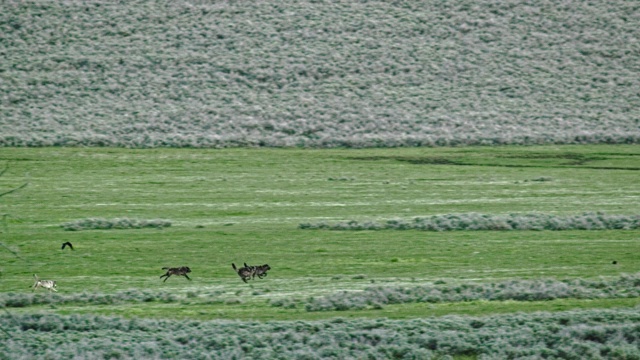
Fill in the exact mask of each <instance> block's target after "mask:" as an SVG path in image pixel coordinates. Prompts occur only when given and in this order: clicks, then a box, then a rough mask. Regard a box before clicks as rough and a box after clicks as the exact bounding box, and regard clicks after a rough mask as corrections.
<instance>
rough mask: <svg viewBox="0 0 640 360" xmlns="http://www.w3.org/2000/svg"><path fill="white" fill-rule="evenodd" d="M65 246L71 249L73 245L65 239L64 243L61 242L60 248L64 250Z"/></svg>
mask: <svg viewBox="0 0 640 360" xmlns="http://www.w3.org/2000/svg"><path fill="white" fill-rule="evenodd" d="M67 246H68V247H69V249H71V250H73V245H71V243H70V242H69V241H67V242H66V243H62V250H64V248H65V247H67Z"/></svg>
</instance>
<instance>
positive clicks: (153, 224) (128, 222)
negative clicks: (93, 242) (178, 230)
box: [60, 218, 171, 231]
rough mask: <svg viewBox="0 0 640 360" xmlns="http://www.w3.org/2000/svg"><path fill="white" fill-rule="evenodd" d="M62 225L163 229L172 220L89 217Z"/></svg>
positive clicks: (102, 228)
mask: <svg viewBox="0 0 640 360" xmlns="http://www.w3.org/2000/svg"><path fill="white" fill-rule="evenodd" d="M60 226H61V227H62V228H63V229H65V230H67V231H80V230H105V229H142V228H157V229H162V228H166V227H170V226H171V221H168V220H140V219H129V218H115V219H103V218H87V219H80V220H75V221H70V222H66V223H64V224H62V225H60Z"/></svg>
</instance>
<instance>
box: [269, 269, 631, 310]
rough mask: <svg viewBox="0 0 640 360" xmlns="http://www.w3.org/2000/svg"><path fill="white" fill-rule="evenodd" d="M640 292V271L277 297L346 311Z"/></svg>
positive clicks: (281, 303)
mask: <svg viewBox="0 0 640 360" xmlns="http://www.w3.org/2000/svg"><path fill="white" fill-rule="evenodd" d="M639 296H640V273H637V274H623V275H621V276H620V277H619V278H616V279H612V280H584V279H575V280H553V279H544V280H508V281H503V282H496V283H464V284H447V283H445V282H443V281H437V282H436V283H434V284H430V285H423V286H416V287H384V286H375V287H369V288H366V289H365V290H363V291H340V292H336V293H334V294H331V295H327V296H322V297H310V298H308V299H305V300H299V299H278V300H272V301H271V302H270V304H271V305H272V306H275V307H283V308H295V307H298V306H303V307H304V308H305V309H306V310H307V311H344V310H360V309H366V308H382V307H383V306H384V305H389V304H403V303H441V302H462V301H475V300H488V301H504V300H517V301H541V300H553V299H566V298H575V299H603V298H629V297H639Z"/></svg>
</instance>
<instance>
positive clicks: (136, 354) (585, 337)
mask: <svg viewBox="0 0 640 360" xmlns="http://www.w3.org/2000/svg"><path fill="white" fill-rule="evenodd" d="M0 324H2V329H3V330H4V331H3V332H1V333H0V339H1V341H0V358H3V359H4V358H7V359H9V358H11V359H27V358H29V359H34V358H40V359H44V358H46V359H71V358H95V359H98V358H100V359H165V358H172V359H176V358H180V359H232V358H236V359H245V358H251V359H274V358H278V359H391V358H397V359H445V358H446V359H450V358H452V357H456V356H464V357H469V358H479V359H498V358H499V359H516V358H527V359H534V358H535V359H538V358H549V359H560V358H561V359H637V358H640V312H639V311H638V308H631V309H610V310H575V311H565V312H553V313H545V312H539V313H515V314H506V315H494V316H487V317H467V316H445V317H439V318H424V319H411V320H389V319H344V318H335V319H332V320H322V321H269V322H241V321H221V320H218V321H206V322H204V321H193V320H156V319H124V318H119V317H104V316H93V315H70V316H63V315H55V314H17V315H11V314H6V313H2V314H1V315H0Z"/></svg>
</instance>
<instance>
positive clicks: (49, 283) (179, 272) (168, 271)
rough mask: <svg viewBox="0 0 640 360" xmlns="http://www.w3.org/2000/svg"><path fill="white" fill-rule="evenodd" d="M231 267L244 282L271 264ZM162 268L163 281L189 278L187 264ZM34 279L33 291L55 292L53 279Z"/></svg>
mask: <svg viewBox="0 0 640 360" xmlns="http://www.w3.org/2000/svg"><path fill="white" fill-rule="evenodd" d="M231 267H232V268H233V270H234V271H235V272H236V273H237V274H238V276H240V279H242V281H244V282H245V283H248V280H253V279H255V278H256V276H257V277H258V279H264V277H266V276H267V271H269V270H271V266H269V264H263V265H257V266H253V265H247V263H244V266H243V267H240V268H239V267H237V266H236V264H235V263H231ZM162 270H165V273H164V274H163V275H160V279H162V278H164V281H163V282H166V281H167V280H168V279H169V278H170V277H171V276H172V275H175V276H184V277H185V278H187V280H191V278H190V277H189V275H188V274H189V273H191V268H189V267H188V266H179V267H163V268H162ZM33 277H34V279H35V283H34V284H33V285H32V286H31V287H32V288H33V291H35V290H36V289H38V288H43V289H47V290H49V292H53V291H55V292H57V291H58V290H57V284H56V282H55V281H54V280H43V279H40V278H39V277H38V275H36V274H33Z"/></svg>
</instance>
